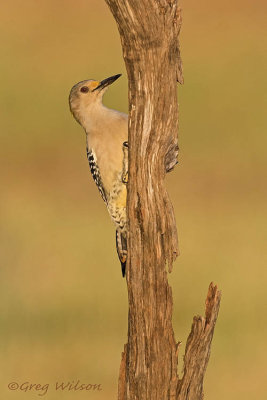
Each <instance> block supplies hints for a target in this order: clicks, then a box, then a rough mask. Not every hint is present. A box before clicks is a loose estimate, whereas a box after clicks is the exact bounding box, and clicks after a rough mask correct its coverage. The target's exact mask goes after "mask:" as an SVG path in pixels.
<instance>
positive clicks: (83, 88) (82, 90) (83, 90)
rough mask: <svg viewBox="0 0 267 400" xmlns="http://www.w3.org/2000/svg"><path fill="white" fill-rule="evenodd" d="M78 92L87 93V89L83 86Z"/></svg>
mask: <svg viewBox="0 0 267 400" xmlns="http://www.w3.org/2000/svg"><path fill="white" fill-rule="evenodd" d="M80 90H81V92H82V93H87V92H89V88H88V87H87V86H83V87H82V88H81V89H80Z"/></svg>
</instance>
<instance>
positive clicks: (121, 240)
mask: <svg viewBox="0 0 267 400" xmlns="http://www.w3.org/2000/svg"><path fill="white" fill-rule="evenodd" d="M120 76H121V74H118V75H114V76H111V77H109V78H107V79H104V80H102V81H96V80H94V79H88V80H84V81H81V82H79V83H77V84H76V85H74V86H73V87H72V89H71V91H70V95H69V105H70V110H71V112H72V114H73V116H74V118H75V119H76V121H77V122H78V123H79V124H80V125H81V126H82V127H83V129H84V130H85V133H86V150H87V158H88V162H89V167H90V171H91V174H92V176H93V179H94V181H95V183H96V185H97V187H98V189H99V192H100V194H101V196H102V199H103V200H104V202H105V203H106V206H107V209H108V212H109V214H110V216H111V219H112V220H113V222H114V223H115V226H116V247H117V252H118V256H119V259H120V262H121V268H122V276H125V266H126V259H127V220H126V194H127V189H126V183H127V179H128V116H127V115H126V114H124V113H122V112H119V111H116V110H112V109H110V108H107V107H105V106H104V105H103V103H102V98H103V95H104V93H105V91H106V90H107V88H108V87H109V85H110V84H112V83H113V82H115V81H116V80H117V79H118V78H119V77H120Z"/></svg>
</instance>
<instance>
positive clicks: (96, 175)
mask: <svg viewBox="0 0 267 400" xmlns="http://www.w3.org/2000/svg"><path fill="white" fill-rule="evenodd" d="M86 151H87V159H88V162H89V167H90V171H91V174H92V177H93V179H94V181H95V183H96V186H97V187H98V190H99V192H100V194H101V197H102V199H103V200H104V202H105V203H107V196H106V193H105V189H104V187H103V184H102V180H101V175H100V172H99V168H98V165H97V159H96V155H95V153H94V151H93V150H92V149H88V147H87V148H86Z"/></svg>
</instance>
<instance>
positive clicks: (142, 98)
mask: <svg viewBox="0 0 267 400" xmlns="http://www.w3.org/2000/svg"><path fill="white" fill-rule="evenodd" d="M106 3H107V4H108V6H109V8H110V10H111V12H112V14H113V16H114V18H115V20H116V22H117V25H118V29H119V32H120V36H121V41H122V49H123V56H124V60H125V63H126V68H127V73H128V79H129V183H128V200H127V211H128V226H129V235H128V261H127V273H126V276H127V285H128V296H129V326H128V343H127V344H126V345H125V348H124V353H123V355H122V362H121V369H120V378H119V396H118V398H119V400H133V399H135V400H148V399H149V400H165V399H166V400H167V399H179V400H185V399H188V400H189V399H190V400H200V399H202V381H203V376H204V372H205V368H206V365H207V361H208V357H209V351H210V343H211V339H212V333H213V329H214V323H215V321H216V316H217V312H218V306H219V294H218V292H217V290H216V288H213V287H211V288H210V293H213V295H212V301H209V303H208V304H209V305H208V311H207V316H206V319H203V318H200V317H198V318H196V319H195V320H194V323H193V327H192V332H191V334H190V336H189V339H188V343H187V353H186V357H185V372H184V376H183V378H182V379H181V380H179V378H178V375H177V362H178V345H179V344H178V343H176V341H175V338H174V332H173V328H172V306H173V301H172V292H171V288H170V286H169V284H168V280H167V272H166V263H167V264H168V267H169V271H171V269H172V264H173V261H174V260H175V258H176V256H177V255H178V241H177V232H176V223H175V217H174V212H173V207H172V204H171V202H170V199H169V196H168V193H167V191H166V188H165V185H164V177H165V170H166V167H167V169H168V167H172V166H173V164H175V161H176V155H177V149H178V146H177V132H178V103H177V81H179V82H180V83H182V80H183V78H182V69H181V59H180V52H179V42H178V35H179V31H180V25H181V17H180V10H179V8H178V6H177V0H123V1H122V0H106ZM210 324H211V325H210ZM200 341H201V343H200ZM202 341H203V345H202ZM200 344H201V345H200ZM203 346H204V348H203Z"/></svg>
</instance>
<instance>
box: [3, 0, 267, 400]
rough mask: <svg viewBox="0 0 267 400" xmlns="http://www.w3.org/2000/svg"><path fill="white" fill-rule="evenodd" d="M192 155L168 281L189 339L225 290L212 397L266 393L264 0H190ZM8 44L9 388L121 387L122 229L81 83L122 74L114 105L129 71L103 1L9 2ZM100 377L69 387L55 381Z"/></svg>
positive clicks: (187, 154)
mask: <svg viewBox="0 0 267 400" xmlns="http://www.w3.org/2000/svg"><path fill="white" fill-rule="evenodd" d="M181 6H182V7H183V19H184V22H183V28H182V33H181V47H182V58H183V62H184V76H185V85H184V86H183V87H179V89H178V94H179V103H180V132H179V144H180V148H181V151H180V163H179V166H178V167H177V168H176V169H175V171H174V172H173V173H172V174H170V175H169V176H168V177H167V185H168V188H169V192H170V195H171V197H172V199H173V203H174V207H175V211H176V216H177V224H178V229H179V239H180V249H181V256H180V257H179V259H178V260H177V262H176V264H175V268H174V271H173V273H172V274H171V275H170V282H171V284H172V287H173V293H174V318H173V322H174V327H175V332H176V339H177V340H181V341H182V342H183V344H182V347H181V354H180V369H181V367H182V353H183V352H184V347H185V341H186V338H187V336H188V334H189V331H190V326H191V322H192V317H193V315H195V314H203V312H204V300H205V296H206V292H207V288H208V285H209V283H210V281H214V282H216V283H217V284H218V285H219V287H220V288H221V289H222V291H223V298H222V304H221V310H220V315H219V320H218V324H217V327H216V330H215V337H214V341H213V347H212V354H211V359H210V363H209V366H208V370H207V374H206V379H205V394H206V399H207V400H208V399H209V400H211V399H216V400H225V399H228V400H234V399H235V400H236V399H242V400H249V399H251V398H252V396H253V398H256V399H257V400H261V399H265V398H266V392H267V390H266V383H265V375H266V370H267V369H266V354H264V353H266V352H265V350H266V334H267V329H266V327H267V325H266V319H267V310H266V277H267V272H266V271H267V268H266V267H267V263H266V261H267V254H266V253H267V246H266V236H267V228H266V200H267V185H266V167H267V159H266V148H267V135H266V132H267V130H266V128H267V123H266V118H265V116H266V107H267V102H266V83H267V82H266V81H267V79H266V75H267V74H266V72H267V68H266V65H267V36H266V11H267V5H266V2H264V1H259V0H258V1H257V2H251V1H248V0H243V1H241V0H236V1H235V2H232V1H230V0H226V1H224V2H219V1H218V2H215V3H214V2H213V1H211V0H207V1H204V2H195V1H192V0H188V1H183V2H182V4H181ZM0 15H1V17H0V20H1V23H0V38H1V39H0V41H1V64H0V68H1V73H0V79H1V96H0V102H1V103H0V110H1V122H0V124H1V146H0V153H1V154H0V163H1V168H0V175H1V199H0V204H1V209H0V213H1V225H0V259H1V268H0V274H1V279H0V281H1V287H0V293H1V301H0V319H1V328H0V332H1V338H0V347H1V365H2V368H1V370H2V373H1V381H0V385H1V386H0V387H1V399H5V400H11V399H18V398H19V399H22V398H25V399H26V398H27V399H33V398H36V397H37V396H38V392H28V393H24V392H17V391H14V392H12V391H9V390H8V389H7V384H8V383H9V382H12V381H16V382H19V383H22V382H25V381H29V382H31V383H41V384H45V383H50V385H51V386H50V388H49V391H48V393H47V395H46V396H45V397H46V398H48V399H49V400H56V399H58V398H62V399H65V398H66V399H70V398H72V399H74V398H75V399H76V398H77V399H78V398H79V399H85V398H97V399H99V400H104V399H105V400H106V399H116V396H117V379H118V370H119V364H120V357H121V352H122V349H123V344H124V343H126V334H127V291H126V285H125V281H124V280H123V279H122V278H121V273H120V266H119V263H118V260H117V255H116V251H115V243H114V241H115V240H114V227H113V225H112V223H111V221H110V218H109V217H108V214H107V211H106V209H105V206H104V204H103V202H102V200H101V198H100V196H99V193H98V191H97V189H96V187H95V185H94V183H93V181H92V178H91V176H90V173H89V168H88V164H87V159H86V152H85V136H84V134H83V131H82V129H81V127H80V126H79V125H78V124H77V123H76V122H75V121H74V120H73V118H72V117H71V115H70V112H69V109H68V93H69V90H70V88H71V87H72V85H73V84H74V83H76V82H78V81H80V80H83V79H87V78H95V79H103V78H105V77H108V76H110V75H112V74H116V73H123V77H122V78H121V79H120V80H119V81H118V82H116V84H114V86H112V88H111V89H110V90H109V92H108V93H107V95H106V97H105V104H106V105H108V106H110V107H112V108H117V109H119V110H121V111H124V112H127V108H128V106H127V76H126V72H125V67H124V64H123V59H122V54H121V46H120V40H119V36H118V33H117V28H116V25H115V22H114V20H113V18H112V16H111V14H110V12H109V10H108V8H107V6H106V4H105V2H104V0H101V1H100V0H90V1H88V0H87V1H85V0H76V1H70V0H69V1H64V2H63V1H59V0H53V1H52V0H46V1H38V2H37V1H33V0H27V1H22V0H13V1H9V2H8V1H3V2H1V5H0ZM77 379H79V380H81V381H83V382H87V383H98V384H102V388H103V390H102V391H98V392H87V393H86V392H77V393H75V394H73V393H72V392H70V393H68V392H63V393H58V392H55V391H54V390H53V389H52V384H54V382H56V381H68V380H70V381H72V380H74V381H76V380H77Z"/></svg>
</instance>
